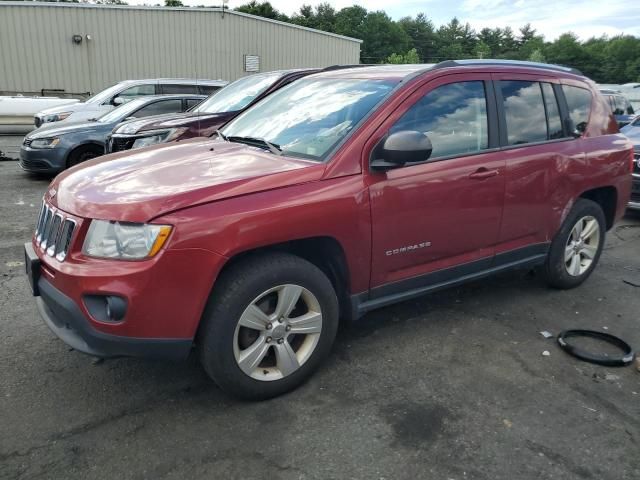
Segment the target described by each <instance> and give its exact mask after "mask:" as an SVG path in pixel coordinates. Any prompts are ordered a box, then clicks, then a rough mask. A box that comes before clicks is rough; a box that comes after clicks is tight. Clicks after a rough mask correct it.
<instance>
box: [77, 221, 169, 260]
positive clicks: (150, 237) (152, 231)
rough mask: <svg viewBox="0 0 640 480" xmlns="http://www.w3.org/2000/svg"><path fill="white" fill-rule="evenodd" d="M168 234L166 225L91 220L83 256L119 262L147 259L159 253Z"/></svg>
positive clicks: (83, 247)
mask: <svg viewBox="0 0 640 480" xmlns="http://www.w3.org/2000/svg"><path fill="white" fill-rule="evenodd" d="M170 233H171V226H169V225H154V224H149V223H124V222H123V223H121V222H108V221H105V220H92V221H91V225H90V226H89V231H88V232H87V237H86V238H85V239H84V245H83V246H82V253H84V254H85V255H88V256H90V257H101V258H115V259H119V260H140V259H143V258H150V257H153V256H154V255H155V254H156V253H158V251H159V250H160V249H161V248H162V246H163V245H164V243H165V241H166V240H167V237H169V234H170Z"/></svg>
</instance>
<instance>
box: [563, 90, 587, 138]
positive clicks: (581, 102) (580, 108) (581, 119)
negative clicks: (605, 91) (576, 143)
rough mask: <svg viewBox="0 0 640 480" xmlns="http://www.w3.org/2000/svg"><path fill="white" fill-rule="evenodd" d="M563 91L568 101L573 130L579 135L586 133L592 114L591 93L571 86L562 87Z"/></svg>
mask: <svg viewBox="0 0 640 480" xmlns="http://www.w3.org/2000/svg"><path fill="white" fill-rule="evenodd" d="M562 91H563V92H564V96H565V98H566V99H567V106H568V107H569V118H571V122H572V123H573V128H574V129H575V131H576V132H577V133H584V132H585V130H586V129H587V123H588V122H589V114H590V113H591V92H590V91H589V90H586V89H584V88H580V87H573V86H571V85H562Z"/></svg>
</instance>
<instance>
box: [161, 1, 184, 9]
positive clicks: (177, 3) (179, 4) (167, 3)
mask: <svg viewBox="0 0 640 480" xmlns="http://www.w3.org/2000/svg"><path fill="white" fill-rule="evenodd" d="M164 6H165V7H184V3H182V2H181V1H180V0H164Z"/></svg>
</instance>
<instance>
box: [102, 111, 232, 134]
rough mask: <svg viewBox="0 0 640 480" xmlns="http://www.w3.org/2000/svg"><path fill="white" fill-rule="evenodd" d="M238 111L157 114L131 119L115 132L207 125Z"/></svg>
mask: <svg viewBox="0 0 640 480" xmlns="http://www.w3.org/2000/svg"><path fill="white" fill-rule="evenodd" d="M236 113H237V112H227V113H196V112H187V113H173V114H168V115H156V116H153V117H147V118H143V119H140V120H131V121H129V122H126V123H122V124H120V125H119V126H118V128H117V129H116V130H114V132H113V133H116V134H123V135H135V134H137V133H143V132H147V131H152V130H162V129H169V128H185V127H186V128H188V127H191V126H192V125H194V124H197V123H198V122H200V123H206V124H207V127H208V126H209V124H210V123H217V124H220V125H221V124H223V123H224V122H226V121H227V120H228V119H229V118H231V117H232V116H234V115H235V114H236Z"/></svg>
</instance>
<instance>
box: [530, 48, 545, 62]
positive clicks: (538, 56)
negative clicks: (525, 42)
mask: <svg viewBox="0 0 640 480" xmlns="http://www.w3.org/2000/svg"><path fill="white" fill-rule="evenodd" d="M527 60H529V61H530V62H539V63H545V61H546V59H545V58H544V53H542V50H539V49H536V50H534V51H533V52H531V55H529V58H528V59H527Z"/></svg>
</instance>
